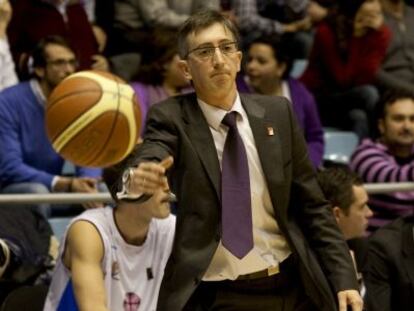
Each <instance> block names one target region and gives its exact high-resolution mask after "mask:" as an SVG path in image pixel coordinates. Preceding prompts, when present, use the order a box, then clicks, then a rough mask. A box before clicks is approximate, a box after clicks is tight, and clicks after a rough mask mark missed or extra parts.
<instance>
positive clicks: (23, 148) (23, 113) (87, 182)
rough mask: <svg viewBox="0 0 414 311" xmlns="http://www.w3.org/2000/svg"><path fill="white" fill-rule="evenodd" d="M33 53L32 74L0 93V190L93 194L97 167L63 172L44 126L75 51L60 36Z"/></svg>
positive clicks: (46, 207) (71, 68)
mask: <svg viewBox="0 0 414 311" xmlns="http://www.w3.org/2000/svg"><path fill="white" fill-rule="evenodd" d="M32 57H33V72H34V78H33V79H32V80H30V81H27V82H22V83H19V84H17V85H16V86H13V87H10V88H8V89H6V90H4V91H3V92H2V93H1V94H0V150H1V152H0V192H1V193H49V192H51V191H52V192H85V193H92V192H97V191H98V189H97V183H98V179H97V178H98V177H99V176H100V173H101V170H99V169H89V168H81V167H78V168H77V172H76V176H77V177H74V178H69V177H64V176H62V175H61V174H62V168H63V165H64V160H63V158H62V157H61V156H60V155H59V154H57V153H56V152H55V151H54V150H53V148H52V145H51V143H50V142H49V140H48V138H47V135H46V130H45V123H44V118H45V105H46V98H47V97H48V96H49V94H50V93H51V91H52V90H53V89H54V87H55V86H56V85H57V84H58V83H59V82H60V81H62V80H63V79H64V78H65V77H67V76H68V75H70V74H71V73H73V72H74V71H75V70H76V64H77V62H76V57H75V53H74V51H73V50H72V49H71V48H70V47H69V45H68V43H67V42H66V41H65V40H64V39H63V38H60V37H47V38H44V39H43V40H41V41H40V42H39V44H38V46H37V47H36V49H35V50H34V51H33V54H32ZM87 206H88V207H94V206H97V205H96V204H88V205H87ZM39 209H40V210H41V212H42V213H43V214H44V215H45V216H49V215H50V213H51V208H50V205H49V204H40V205H39Z"/></svg>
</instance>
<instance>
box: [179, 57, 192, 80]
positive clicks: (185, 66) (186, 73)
mask: <svg viewBox="0 0 414 311" xmlns="http://www.w3.org/2000/svg"><path fill="white" fill-rule="evenodd" d="M178 68H180V70H181V71H182V73H183V74H184V77H185V78H186V79H187V80H191V79H192V78H193V77H192V75H191V73H190V68H189V67H188V63H187V61H186V60H183V59H181V60H179V62H178Z"/></svg>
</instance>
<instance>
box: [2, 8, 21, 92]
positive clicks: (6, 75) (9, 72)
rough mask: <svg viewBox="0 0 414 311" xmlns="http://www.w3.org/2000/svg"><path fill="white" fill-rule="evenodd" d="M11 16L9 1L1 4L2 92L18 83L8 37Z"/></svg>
mask: <svg viewBox="0 0 414 311" xmlns="http://www.w3.org/2000/svg"><path fill="white" fill-rule="evenodd" d="M11 16H12V9H11V6H10V2H9V0H4V1H2V2H0V90H2V89H4V88H6V87H9V86H12V85H14V84H16V83H17V82H18V80H17V75H16V72H15V71H14V63H13V59H12V57H11V55H10V49H9V42H8V41H7V37H6V29H7V26H8V25H9V22H10V18H11Z"/></svg>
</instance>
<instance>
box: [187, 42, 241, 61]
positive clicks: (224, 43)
mask: <svg viewBox="0 0 414 311" xmlns="http://www.w3.org/2000/svg"><path fill="white" fill-rule="evenodd" d="M226 45H234V47H235V50H234V51H231V52H225V51H223V48H222V47H223V46H226ZM204 49H207V50H210V51H211V54H210V53H209V55H206V56H205V57H203V56H200V55H196V56H195V57H197V58H199V59H202V60H208V59H211V58H212V57H213V55H214V54H215V52H216V49H219V50H220V53H221V54H223V55H226V56H227V55H230V54H233V53H236V52H237V51H239V42H238V41H229V42H227V41H226V42H222V43H220V44H219V45H218V46H214V45H211V46H203V47H196V48H194V49H192V50H190V51H188V52H187V54H186V55H185V59H187V58H188V56H189V55H190V54H191V53H193V52H196V51H198V50H204Z"/></svg>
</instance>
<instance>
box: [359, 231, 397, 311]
mask: <svg viewBox="0 0 414 311" xmlns="http://www.w3.org/2000/svg"><path fill="white" fill-rule="evenodd" d="M387 259H388V255H387V251H386V246H384V245H383V243H381V242H380V241H376V240H374V239H371V241H370V245H369V249H368V255H367V261H366V265H365V267H364V269H363V275H364V283H365V286H366V288H367V295H366V297H365V303H366V306H367V310H368V311H391V280H390V278H391V275H390V271H389V268H388V267H389V264H388V263H387Z"/></svg>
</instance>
